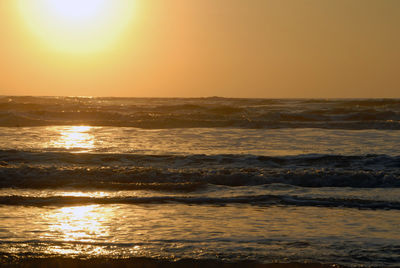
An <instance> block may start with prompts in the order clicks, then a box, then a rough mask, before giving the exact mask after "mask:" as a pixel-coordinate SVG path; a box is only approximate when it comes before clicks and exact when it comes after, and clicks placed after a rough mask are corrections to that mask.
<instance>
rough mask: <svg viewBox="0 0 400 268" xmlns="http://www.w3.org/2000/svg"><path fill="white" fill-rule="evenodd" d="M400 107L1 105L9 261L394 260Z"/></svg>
mask: <svg viewBox="0 0 400 268" xmlns="http://www.w3.org/2000/svg"><path fill="white" fill-rule="evenodd" d="M399 145H400V100H397V99H382V100H377V99H373V100H368V99H365V100H364V99H337V100H331V99H328V100H314V99H291V100H287V99H282V100H280V99H225V98H216V97H213V98H201V99H137V98H78V97H73V98H72V97H57V98H56V97H11V96H10V97H9V96H4V97H0V259H2V261H1V263H22V262H24V261H25V260H27V259H30V260H31V259H37V258H49V257H65V258H82V259H88V258H89V259H90V258H99V257H101V258H108V259H125V258H136V257H146V258H149V259H155V260H170V261H177V260H182V259H191V260H195V261H196V260H199V261H200V260H216V261H223V262H233V263H238V262H241V261H255V262H258V263H305V264H307V263H320V264H338V265H344V266H351V267H353V266H354V267H369V266H372V267H398V266H399V265H400V228H399V226H400V146H399Z"/></svg>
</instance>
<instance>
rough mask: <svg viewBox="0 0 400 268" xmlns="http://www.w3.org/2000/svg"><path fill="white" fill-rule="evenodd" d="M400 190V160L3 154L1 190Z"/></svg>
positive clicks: (0, 154) (0, 158)
mask: <svg viewBox="0 0 400 268" xmlns="http://www.w3.org/2000/svg"><path fill="white" fill-rule="evenodd" d="M272 183H281V184H289V185H294V186H301V187H361V188H372V187H400V156H387V155H359V156H343V155H298V156H285V157H268V156H257V155H135V154H73V153H55V152H46V153H43V152H41V153H39V152H24V151H0V188H10V187H11V188H12V187H14V188H31V189H46V188H57V189H58V188H73V189H105V190H138V189H149V190H161V191H173V190H176V191H196V190H199V189H201V188H204V187H207V186H208V185H225V186H251V185H264V184H272Z"/></svg>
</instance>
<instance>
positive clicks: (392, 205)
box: [0, 195, 400, 210]
mask: <svg viewBox="0 0 400 268" xmlns="http://www.w3.org/2000/svg"><path fill="white" fill-rule="evenodd" d="M169 203H178V204H187V205H228V204H249V205H259V206H271V205H284V206H318V207H340V208H343V207H345V208H358V209H394V210H400V202H387V201H376V200H362V199H339V198H305V197H298V196H286V195H282V196H280V195H255V196H235V197H190V196H152V197H103V198H95V197H72V196H51V197H27V196H0V204H1V205H8V206H71V205H93V204H96V205H106V204H169Z"/></svg>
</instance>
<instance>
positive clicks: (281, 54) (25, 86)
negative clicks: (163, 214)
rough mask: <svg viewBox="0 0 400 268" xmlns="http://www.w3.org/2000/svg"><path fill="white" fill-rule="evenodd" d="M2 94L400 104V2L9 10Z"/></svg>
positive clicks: (152, 3) (121, 2) (20, 2)
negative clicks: (398, 100) (397, 100)
mask: <svg viewBox="0 0 400 268" xmlns="http://www.w3.org/2000/svg"><path fill="white" fill-rule="evenodd" d="M0 60H1V61H0V72H1V76H0V95H47V96H49V95H51V96H52V95H68V96H76V95H77V96H83V95H85V96H123V97H206V96H223V97H262V98H279V97H285V98H286V97H288V98H299V97H304V98H308V97H314V98H320V97H322V98H328V97H333V98H337V97H362V98H367V97H368V98H369V97H400V75H399V70H400V1H398V0H330V1H328V0H168V1H164V0H80V1H78V0H1V1H0Z"/></svg>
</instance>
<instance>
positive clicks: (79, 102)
mask: <svg viewBox="0 0 400 268" xmlns="http://www.w3.org/2000/svg"><path fill="white" fill-rule="evenodd" d="M82 124H83V125H91V126H116V127H137V128H145V129H161V128H199V127H204V128H209V127H236V128H249V129H259V128H275V129H276V128H325V129H394V130H398V129H400V100H398V99H382V100H351V99H349V100H307V99H304V100H284V99H282V100H279V99H276V100H265V99H225V98H200V99H157V98H154V99H152V98H149V99H140V98H138V99H134V98H62V97H59V98H50V97H49V98H43V97H2V98H0V126H5V127H16V126H49V125H82Z"/></svg>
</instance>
